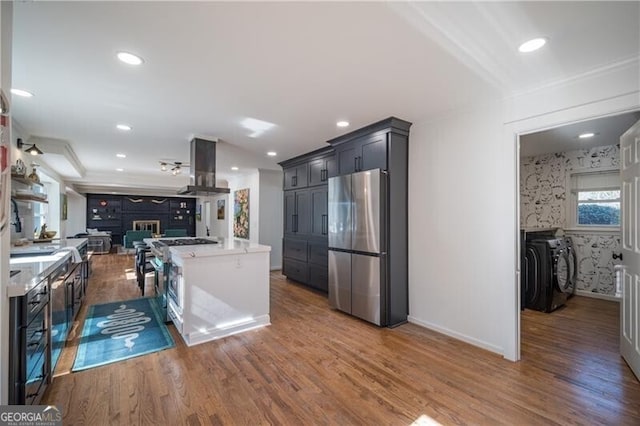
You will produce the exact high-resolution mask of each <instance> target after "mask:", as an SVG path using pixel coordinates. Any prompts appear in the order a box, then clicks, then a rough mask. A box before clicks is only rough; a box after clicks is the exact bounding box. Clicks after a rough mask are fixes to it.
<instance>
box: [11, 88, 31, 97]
mask: <svg viewBox="0 0 640 426" xmlns="http://www.w3.org/2000/svg"><path fill="white" fill-rule="evenodd" d="M11 93H13V94H14V95H16V96H22V97H23V98H30V97H32V96H33V93H31V92H27V91H26V90H22V89H11Z"/></svg>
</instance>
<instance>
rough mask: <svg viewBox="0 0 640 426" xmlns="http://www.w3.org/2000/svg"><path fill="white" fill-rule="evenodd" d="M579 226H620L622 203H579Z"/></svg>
mask: <svg viewBox="0 0 640 426" xmlns="http://www.w3.org/2000/svg"><path fill="white" fill-rule="evenodd" d="M618 192H619V191H618ZM578 224H579V225H620V202H610V203H607V202H599V203H598V202H596V203H594V202H590V203H578Z"/></svg>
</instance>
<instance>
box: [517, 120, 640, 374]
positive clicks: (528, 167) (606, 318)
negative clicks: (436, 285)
mask: <svg viewBox="0 0 640 426" xmlns="http://www.w3.org/2000/svg"><path fill="white" fill-rule="evenodd" d="M638 120H640V111H635V112H628V113H624V114H619V115H615V116H607V117H601V118H597V119H592V120H588V121H582V122H579V123H574V124H568V125H564V126H560V127H557V128H553V129H550V130H544V131H538V132H534V133H528V134H521V135H520V136H519V153H520V158H519V173H520V176H519V182H520V188H519V191H518V196H517V203H518V207H519V212H520V215H519V224H520V230H521V232H520V241H519V253H520V255H521V256H520V262H521V266H520V271H521V273H520V292H521V296H522V297H521V299H520V303H521V315H520V337H521V341H520V343H521V350H522V352H521V359H529V360H530V359H532V358H537V357H538V356H539V357H540V358H541V359H543V360H545V361H542V362H547V360H549V359H551V358H553V357H556V358H557V357H558V356H565V357H577V358H580V357H582V358H580V359H581V360H582V361H576V362H589V360H590V361H591V362H593V361H594V360H595V358H597V359H598V360H599V361H602V362H604V361H603V360H605V359H606V360H610V361H611V362H621V361H620V356H619V348H618V345H617V338H618V335H619V314H618V312H619V307H618V301H619V299H620V297H619V294H618V290H617V288H616V276H615V270H614V269H615V265H616V264H618V263H620V258H619V254H620V206H621V195H620V179H619V173H620V171H619V170H620V149H619V142H620V136H621V135H622V134H623V133H624V132H625V131H626V130H627V129H629V128H630V127H631V126H632V125H633V124H634V123H635V122H636V121H638ZM581 135H582V137H581ZM536 362H537V361H536Z"/></svg>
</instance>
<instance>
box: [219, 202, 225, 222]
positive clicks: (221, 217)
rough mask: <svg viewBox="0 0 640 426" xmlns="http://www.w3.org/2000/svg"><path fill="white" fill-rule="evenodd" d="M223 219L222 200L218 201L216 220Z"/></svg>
mask: <svg viewBox="0 0 640 426" xmlns="http://www.w3.org/2000/svg"><path fill="white" fill-rule="evenodd" d="M223 219H224V200H218V220H223Z"/></svg>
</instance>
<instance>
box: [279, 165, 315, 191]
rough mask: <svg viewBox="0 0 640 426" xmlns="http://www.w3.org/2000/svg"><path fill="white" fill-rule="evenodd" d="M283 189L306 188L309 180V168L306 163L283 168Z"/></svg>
mask: <svg viewBox="0 0 640 426" xmlns="http://www.w3.org/2000/svg"><path fill="white" fill-rule="evenodd" d="M283 172H284V189H285V190H286V189H298V188H306V187H307V183H308V180H309V166H308V165H307V163H302V164H296V165H292V166H290V167H283Z"/></svg>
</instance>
